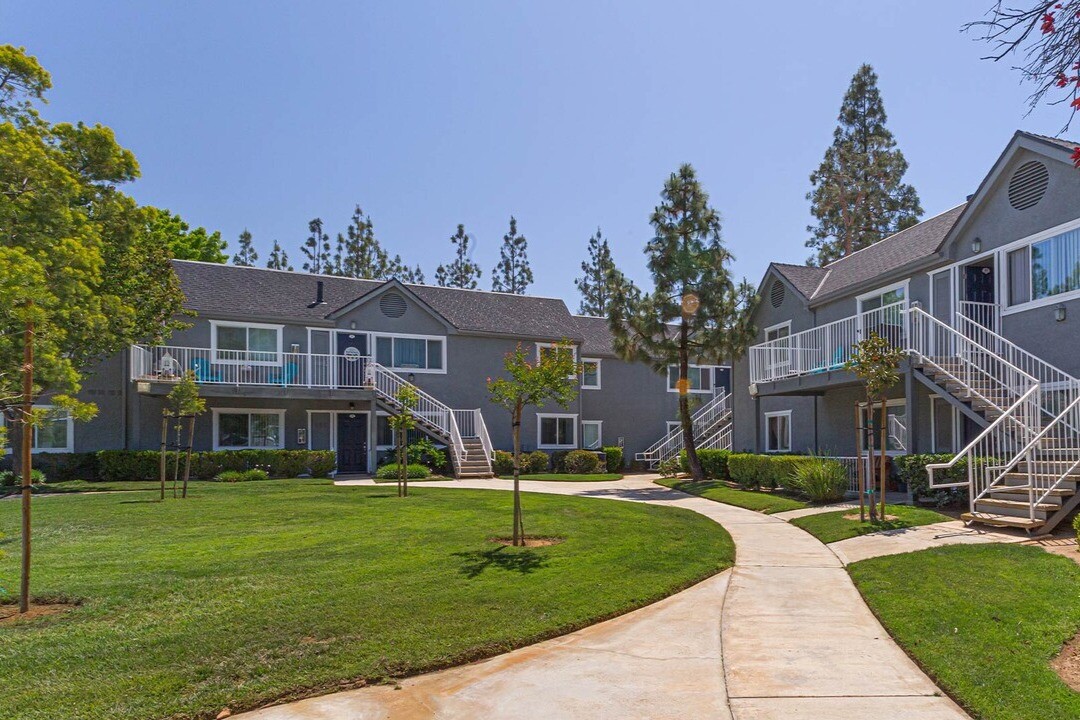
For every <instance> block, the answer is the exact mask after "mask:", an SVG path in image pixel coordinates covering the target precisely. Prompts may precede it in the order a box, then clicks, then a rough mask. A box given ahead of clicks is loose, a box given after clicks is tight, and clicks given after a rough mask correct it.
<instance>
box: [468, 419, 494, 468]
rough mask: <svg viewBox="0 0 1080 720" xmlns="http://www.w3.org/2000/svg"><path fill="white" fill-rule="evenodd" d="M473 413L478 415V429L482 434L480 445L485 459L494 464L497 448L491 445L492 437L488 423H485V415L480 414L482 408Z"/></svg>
mask: <svg viewBox="0 0 1080 720" xmlns="http://www.w3.org/2000/svg"><path fill="white" fill-rule="evenodd" d="M473 412H475V413H476V428H477V432H478V433H479V434H480V444H481V445H482V446H483V448H484V457H486V458H487V459H488V462H489V463H490V462H494V460H495V447H494V446H493V445H492V444H491V436H490V435H488V429H487V423H485V422H484V414H483V413H482V412H480V408H477V409H476V410H474V411H473Z"/></svg>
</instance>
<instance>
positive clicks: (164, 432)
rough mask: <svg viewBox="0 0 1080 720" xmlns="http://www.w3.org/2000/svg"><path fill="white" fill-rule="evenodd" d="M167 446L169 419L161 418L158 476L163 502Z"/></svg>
mask: <svg viewBox="0 0 1080 720" xmlns="http://www.w3.org/2000/svg"><path fill="white" fill-rule="evenodd" d="M168 446H169V418H168V417H163V418H161V459H160V461H159V463H158V465H159V467H158V475H160V476H161V501H162V502H164V501H165V452H166V450H167V449H168Z"/></svg>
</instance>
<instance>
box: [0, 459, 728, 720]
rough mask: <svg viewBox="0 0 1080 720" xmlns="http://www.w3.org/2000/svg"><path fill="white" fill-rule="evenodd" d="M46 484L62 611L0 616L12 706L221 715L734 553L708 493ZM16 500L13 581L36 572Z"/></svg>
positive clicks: (6, 582)
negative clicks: (156, 489) (645, 496)
mask: <svg viewBox="0 0 1080 720" xmlns="http://www.w3.org/2000/svg"><path fill="white" fill-rule="evenodd" d="M153 497H154V496H153V493H151V492H145V491H144V492H132V493H115V494H81V495H70V496H57V497H50V498H48V499H42V500H41V501H40V502H36V503H35V510H34V513H35V514H34V525H35V546H34V547H35V553H36V555H35V566H34V576H33V579H34V589H35V594H36V595H37V596H38V597H39V598H42V599H53V600H55V599H64V598H66V599H69V600H78V601H80V602H81V603H82V604H81V605H80V606H79V607H78V608H77V609H76V610H74V611H72V612H70V613H68V614H67V615H63V616H54V617H49V618H42V619H38V620H34V621H31V622H27V623H23V624H16V625H3V626H0V668H2V677H3V687H4V691H3V692H2V693H0V717H2V718H5V719H7V718H12V719H15V718H21V719H24V718H35V719H38V718H40V719H42V720H44V719H49V720H55V719H56V718H65V719H66V720H74V719H82V718H109V719H110V720H112V719H115V718H125V719H136V718H163V717H168V718H200V719H201V718H213V717H214V716H215V715H217V713H218V712H219V711H220V710H221V709H222V708H223V707H226V706H227V707H230V708H231V709H232V710H233V711H234V712H236V711H238V710H243V709H247V708H252V707H255V706H258V705H261V704H265V703H267V702H268V701H271V700H274V699H276V698H283V697H299V696H303V695H306V694H315V693H318V692H322V691H330V690H335V689H340V688H342V687H347V686H349V684H350V683H351V682H353V681H373V680H380V679H383V678H387V677H392V676H401V675H409V674H415V673H418V672H421V671H423V670H429V669H434V668H438V667H443V666H448V665H454V664H458V663H462V662H465V661H468V660H472V659H476V658H480V657H485V656H490V655H494V654H497V653H500V652H503V651H506V650H509V649H511V648H514V647H517V646H521V645H525V644H528V643H532V642H535V641H537V640H540V639H542V638H546V637H550V636H553V635H557V634H560V633H564V632H567V631H570V630H573V629H575V628H578V627H581V626H584V625H587V624H590V623H593V622H596V621H598V620H600V619H603V618H607V617H610V616H613V615H616V614H619V613H622V612H625V611H627V610H629V609H631V608H635V607H638V606H641V605H645V604H648V603H650V602H653V601H655V600H657V599H659V598H660V597H663V596H665V595H667V594H670V593H671V592H673V591H676V590H678V589H681V588H683V587H686V586H688V585H690V584H692V583H694V582H696V581H698V580H701V579H702V578H705V577H707V576H709V575H711V574H713V573H715V572H717V571H719V570H721V569H723V568H725V567H728V566H729V565H730V564H731V563H732V561H733V557H734V547H733V544H732V542H731V538H730V536H729V535H728V534H727V533H726V532H725V531H724V530H723V529H722V528H721V527H719V526H718V525H716V524H715V523H713V522H711V521H709V520H707V519H706V518H704V517H701V516H699V515H696V514H694V513H692V512H689V511H682V510H678V509H673V508H664V507H656V506H650V505H644V504H638V503H625V502H611V501H604V500H596V499H585V498H575V497H562V496H554V495H538V494H526V495H525V496H524V508H525V527H526V530H527V531H528V532H529V533H530V534H536V535H544V536H555V537H560V538H563V539H564V542H562V543H560V544H556V545H552V546H549V547H540V548H520V549H519V548H511V547H505V546H502V545H499V544H496V543H492V542H489V539H490V538H492V537H497V536H504V535H506V534H508V533H509V530H510V518H511V497H512V496H511V495H510V493H507V492H492V491H484V490H475V491H472V490H459V489H439V488H423V487H415V488H414V489H412V490H411V491H410V497H408V498H398V497H396V495H395V493H394V490H393V488H392V487H385V486H380V487H371V486H368V487H335V486H333V485H332V484H331V483H330V482H329V481H325V480H292V481H290V480H283V481H276V480H271V481H266V482H255V483H237V484H220V483H193V486H192V489H191V492H190V497H189V498H188V499H187V500H171V499H170V500H168V501H166V502H165V503H158V502H155V501H154V500H153ZM18 511H19V504H18V503H17V502H11V501H4V502H0V533H2V534H3V535H5V538H4V539H3V540H0V548H2V549H3V550H5V551H6V557H5V558H4V559H2V560H0V586H3V587H4V588H7V589H8V592H10V591H11V590H12V589H13V588H15V587H17V573H18V571H17V568H18V564H17V561H18V550H17V548H18Z"/></svg>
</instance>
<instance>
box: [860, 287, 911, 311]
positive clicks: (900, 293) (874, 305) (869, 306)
mask: <svg viewBox="0 0 1080 720" xmlns="http://www.w3.org/2000/svg"><path fill="white" fill-rule="evenodd" d="M906 294H907V285H906V284H905V285H899V286H897V287H892V288H888V289H887V290H880V291H874V293H872V294H870V295H864V296H862V297H860V298H859V312H869V311H871V310H877V309H878V308H882V307H885V306H886V305H893V304H895V303H898V302H903V301H904V296H905V295H906Z"/></svg>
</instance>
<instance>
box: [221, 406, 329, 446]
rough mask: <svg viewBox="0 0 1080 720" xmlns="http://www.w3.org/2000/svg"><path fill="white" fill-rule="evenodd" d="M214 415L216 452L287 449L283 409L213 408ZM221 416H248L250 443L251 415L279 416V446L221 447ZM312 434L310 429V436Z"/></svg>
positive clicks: (249, 440)
mask: <svg viewBox="0 0 1080 720" xmlns="http://www.w3.org/2000/svg"><path fill="white" fill-rule="evenodd" d="M211 413H212V414H213V418H214V420H213V432H214V436H213V449H214V450H283V449H284V448H285V411H284V410H283V409H281V408H217V407H216V408H211ZM221 415H247V416H248V442H251V417H250V416H251V415H277V416H278V428H279V429H280V432H279V433H278V444H277V445H225V446H223V445H220V444H219V443H218V431H219V430H220V427H219V422H220V416H221ZM310 434H311V431H310V429H309V430H308V435H310Z"/></svg>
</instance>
